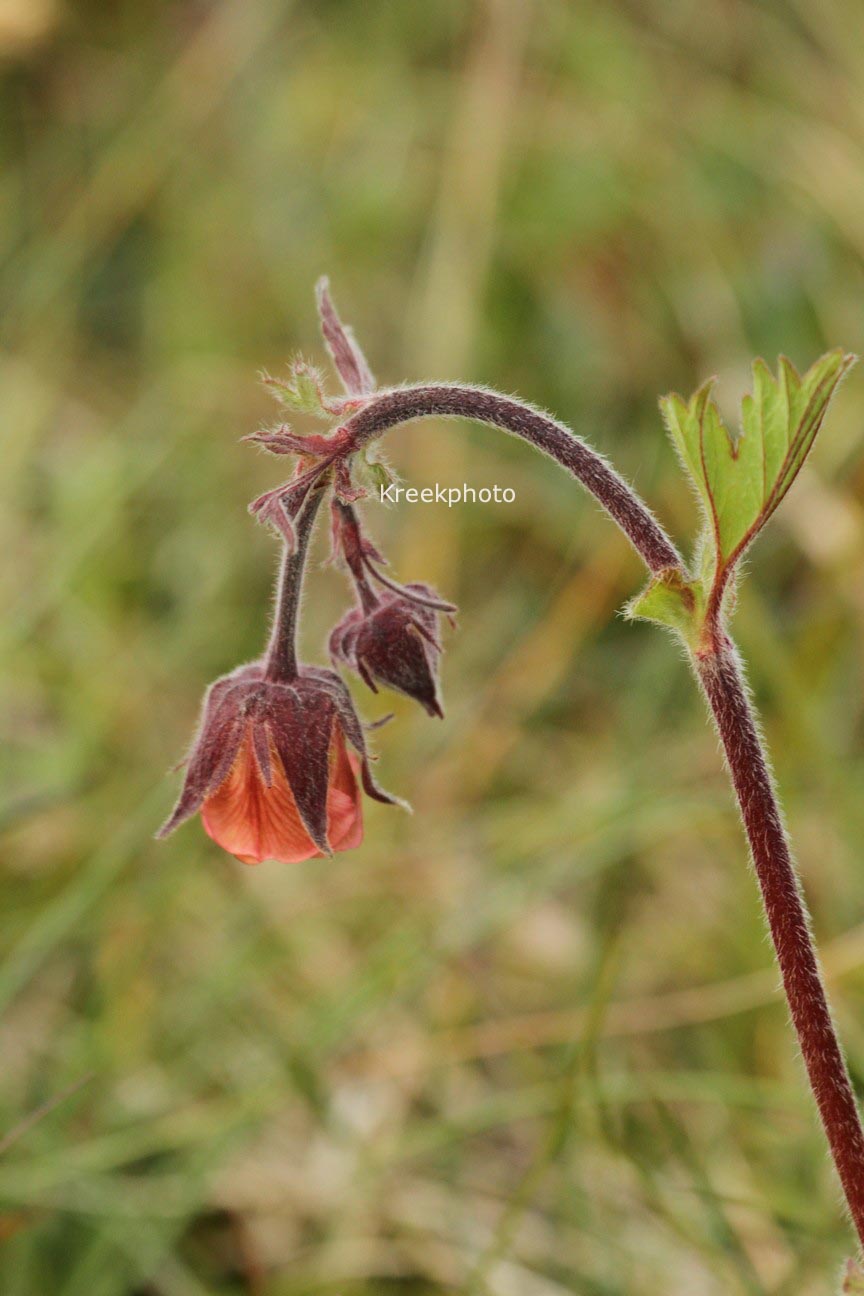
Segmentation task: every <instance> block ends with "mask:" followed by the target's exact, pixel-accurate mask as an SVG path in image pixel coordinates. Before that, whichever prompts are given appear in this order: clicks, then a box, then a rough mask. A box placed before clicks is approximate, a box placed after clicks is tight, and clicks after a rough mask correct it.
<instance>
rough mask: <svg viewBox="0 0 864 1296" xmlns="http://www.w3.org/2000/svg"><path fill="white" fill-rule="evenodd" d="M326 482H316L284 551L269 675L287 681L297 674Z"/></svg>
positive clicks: (268, 656) (280, 569)
mask: <svg viewBox="0 0 864 1296" xmlns="http://www.w3.org/2000/svg"><path fill="white" fill-rule="evenodd" d="M323 487H324V483H323V482H316V483H315V485H314V486H313V487H312V490H311V492H310V494H309V496H308V497H307V499H306V501H305V502H304V504H303V506H302V507H301V509H300V513H299V515H298V516H297V518H296V520H295V530H296V542H295V547H294V549H293V550H291V551H289V549H288V545H287V544H286V545H285V547H284V549H283V551H282V564H281V566H280V568H279V578H278V581H277V586H276V610H275V612H274V614H273V629H272V631H271V633H270V643H269V644H268V646H267V657H266V661H267V666H266V670H265V678H266V679H269V680H280V681H282V682H283V683H287V682H289V681H291V680H293V679H296V678H297V669H298V665H297V613H298V609H299V607H300V594H301V592H302V589H303V571H304V568H305V566H306V555H307V553H308V550H309V541H310V540H311V538H312V531H313V529H314V526H315V517H316V515H317V513H318V508H319V506H320V504H321V501H322V499H323V498H324V494H325V492H324V488H323Z"/></svg>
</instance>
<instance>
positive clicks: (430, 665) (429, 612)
mask: <svg viewBox="0 0 864 1296" xmlns="http://www.w3.org/2000/svg"><path fill="white" fill-rule="evenodd" d="M403 588H404V590H405V593H404V594H400V593H398V592H397V591H395V590H389V589H387V590H384V591H383V592H382V593H381V595H380V598H379V600H378V601H377V603H376V605H375V606H374V607H371V608H370V609H369V610H368V611H364V610H363V609H361V608H352V609H351V611H350V612H348V613H346V615H345V616H344V617H343V618H342V620H341V621H340V622H339V624H338V625H337V626H336V627H335V629H334V630H333V632H332V634H331V635H330V645H329V647H330V656H331V658H332V659H333V662H334V663H338V662H344V663H345V664H346V665H347V666H350V667H351V668H352V670H355V671H356V672H357V674H358V675H359V676H360V678H361V679H362V680H363V681H364V682H365V683H366V684H367V685H368V686H369V688H370V689H372V691H373V693H377V692H378V687H377V684H376V682H375V681H376V680H378V681H380V683H382V684H384V685H386V687H387V688H391V689H395V690H396V692H397V693H404V694H405V695H406V696H407V697H410V698H414V700H415V701H416V702H419V703H420V705H421V706H422V707H424V708H425V709H426V711H428V713H429V715H433V716H443V715H444V712H443V710H442V708H441V701H440V698H439V695H438V658H439V657H440V655H441V646H440V644H439V643H438V640H437V639H436V637H435V631H436V628H437V617H436V613H435V611H434V609H433V608H432V607H429V606H427V605H426V604H425V603H423V602H417V601H415V598H412V597H411V595H412V594H413V595H415V597H416V598H417V599H421V600H422V599H428V600H431V601H432V602H435V600H436V599H437V595H436V594H435V591H434V590H432V589H430V588H429V586H428V585H421V584H412V585H406V586H404V587H403Z"/></svg>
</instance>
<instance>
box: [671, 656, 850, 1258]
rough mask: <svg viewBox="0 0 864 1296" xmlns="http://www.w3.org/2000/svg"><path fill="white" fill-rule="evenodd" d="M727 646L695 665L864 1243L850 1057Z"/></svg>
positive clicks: (821, 1111) (811, 1074)
mask: <svg viewBox="0 0 864 1296" xmlns="http://www.w3.org/2000/svg"><path fill="white" fill-rule="evenodd" d="M719 638H720V641H721V642H720V644H719V647H718V649H717V650H716V651H715V652H711V653H709V654H707V655H705V656H703V657H701V658H698V659H697V660H696V671H697V675H698V678H699V681H700V683H701V685H702V688H703V689H704V691H705V696H706V697H707V699H708V704H709V706H710V708H711V711H712V713H713V715H714V719H715V721H716V723H717V729H718V731H719V733H720V738H721V741H722V743H723V749H724V751H725V753H726V760H727V762H728V765H729V772H730V774H731V777H732V783H733V786H734V788H735V794H736V796H737V799H738V805H739V807H740V810H741V817H742V819H743V821H744V827H745V829H746V832H747V837H748V840H749V842H750V849H751V852H752V856H753V863H754V866H755V869H756V876H757V878H758V880H759V887H760V890H761V892H762V900H763V903H764V905H765V913H766V916H767V919H768V925H769V928H770V930H771V939H772V940H773V942H774V949H775V951H776V953H777V961H778V963H779V965H780V971H781V974H782V977H783V988H784V989H785V991H786V998H787V1000H788V1003H789V1011H790V1013H791V1016H792V1022H793V1024H794V1026H795V1030H796V1032H797V1034H798V1041H799V1044H800V1046H801V1055H802V1057H803V1059H804V1065H805V1066H806V1068H807V1074H808V1076H809V1078H810V1085H811V1087H812V1090H813V1094H814V1097H815V1098H816V1103H817V1106H818V1108H819V1114H820V1116H821V1118H822V1124H823V1126H824V1128H825V1134H826V1136H827V1138H828V1143H829V1146H830V1148H831V1155H832V1157H833V1159H834V1164H835V1166H836V1168H837V1173H838V1175H839V1177H840V1182H841V1184H842V1185H843V1191H844V1193H845V1195H846V1201H847V1203H848V1206H849V1212H850V1214H851V1216H852V1220H853V1223H854V1225H855V1229H856V1231H857V1233H858V1237H859V1239H860V1241H861V1243H862V1246H864V1132H862V1128H861V1118H860V1115H859V1113H858V1107H857V1104H856V1102H855V1097H854V1094H853V1092H852V1085H851V1082H850V1080H849V1073H848V1071H847V1069H846V1064H845V1061H844V1059H843V1054H842V1051H841V1049H840V1044H839V1041H838V1039H837V1033H836V1031H835V1029H834V1023H833V1021H832V1020H831V1012H830V1009H829V1007H828V1000H827V997H826V994H825V987H824V984H823V982H822V976H821V973H820V969H819V962H818V959H817V956H816V950H815V947H814V943H813V937H812V935H811V932H810V920H809V915H808V913H807V907H806V904H805V901H804V897H803V895H802V892H801V887H800V884H799V882H798V877H797V874H796V872H795V866H794V864H793V862H792V853H791V850H790V847H789V839H788V837H787V835H786V831H785V829H784V826H783V819H782V815H781V812H780V807H779V805H778V802H777V795H776V792H775V790H774V783H773V780H772V777H771V772H770V770H769V768H768V762H767V759H766V757H765V753H764V750H763V748H762V743H761V741H760V738H759V731H758V728H757V725H756V721H755V718H754V713H753V710H752V706H751V703H750V701H749V698H748V696H747V688H746V685H745V683H744V679H743V675H742V671H741V667H740V664H739V661H738V657H737V654H736V652H735V649H734V646H733V645H732V643H731V641H730V640H729V639H728V637H726V636H724V635H723V634H722V633H721V634H720V636H719Z"/></svg>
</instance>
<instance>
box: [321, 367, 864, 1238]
mask: <svg viewBox="0 0 864 1296" xmlns="http://www.w3.org/2000/svg"><path fill="white" fill-rule="evenodd" d="M427 415H437V416H439V417H440V416H444V417H455V418H466V419H473V420H476V421H478V422H481V423H489V424H492V425H493V426H495V427H499V428H502V429H503V430H504V431H506V432H512V433H514V434H515V435H516V436H521V437H523V438H524V439H525V440H526V441H529V442H530V443H531V444H532V445H534V446H536V447H537V449H539V450H542V451H543V452H544V453H545V454H547V455H549V456H550V457H551V458H553V459H555V460H556V461H557V462H558V463H560V464H561V465H562V466H563V467H565V468H567V469H568V470H569V471H570V472H571V473H572V474H573V476H574V477H576V478H577V479H578V480H579V481H580V482H581V483H582V485H583V486H585V487H586V488H587V490H589V491H590V492H591V494H592V495H594V497H595V498H596V499H597V501H598V502H599V503H600V504H601V505H602V506H603V508H605V509H606V511H607V512H608V513H609V514H610V515H611V517H612V518H613V519H614V520H615V521H616V522H617V523H618V525H619V526H620V527H621V529H622V531H624V533H625V534H626V535H627V536H628V538H629V539H630V541H631V543H632V544H633V546H634V548H635V549H636V551H637V552H638V553H639V554H640V555H641V557H642V558H643V560H644V561H645V563H646V565H647V566H648V568H649V570H650V571H652V572H655V573H656V572H661V571H664V570H668V569H669V568H676V569H678V571H680V572H681V573H682V574H684V575H686V572H685V569H684V564H683V562H682V560H681V557H680V555H679V554H678V551H677V549H676V548H675V546H674V545H673V543H672V541H671V540H670V539H669V537H668V536H667V535H666V533H665V532H664V531H663V528H662V527H661V526H660V525H659V523H658V522H657V521H656V519H655V518H654V517H653V515H652V514H651V512H650V511H649V509H648V508H647V507H646V506H645V504H643V502H642V500H641V499H640V498H639V496H638V495H636V493H635V492H634V491H633V490H632V489H631V488H630V487H629V486H628V485H627V484H626V483H625V482H624V481H623V480H622V478H621V477H619V476H618V474H617V473H616V472H615V471H614V469H613V468H611V467H610V465H609V464H608V463H607V462H606V461H605V459H603V458H602V457H601V456H600V455H598V454H597V453H596V452H595V451H593V450H592V449H591V448H590V447H589V446H587V445H585V443H584V442H583V441H581V440H579V438H578V437H576V436H575V435H574V434H573V433H572V432H571V431H570V430H569V429H568V428H567V427H565V426H564V425H563V424H561V423H558V422H557V421H556V420H555V419H552V418H550V417H549V416H548V415H546V414H542V413H540V411H538V410H535V409H533V408H531V407H530V406H525V405H522V404H520V403H519V402H518V401H514V400H511V399H509V398H508V397H506V396H500V395H498V394H497V393H496V392H490V391H487V390H485V389H484V388H476V387H464V386H456V385H449V384H447V385H445V384H430V385H424V386H419V387H403V388H396V389H393V390H390V391H384V392H380V393H376V394H374V395H372V396H370V397H369V399H368V401H367V403H366V404H365V405H364V407H363V409H361V410H360V411H358V413H356V414H354V415H352V416H351V417H350V418H349V419H347V420H346V422H345V423H344V424H343V425H342V427H341V428H340V429H339V430H338V432H337V434H336V437H335V438H334V441H336V442H338V451H337V453H340V454H352V453H354V452H355V451H356V450H359V449H362V447H363V446H365V445H367V444H368V443H369V442H370V441H372V440H374V439H375V438H377V437H379V436H381V435H382V434H383V433H384V432H386V431H388V430H389V429H390V428H392V427H395V426H396V425H398V424H400V423H405V422H409V421H411V420H413V419H418V418H423V417H425V416H427ZM719 597H720V596H719V594H718V596H717V600H716V603H715V605H712V607H711V609H710V617H709V618H707V619H706V621H707V624H706V627H705V630H706V633H705V634H704V635H703V637H702V640H701V644H702V647H701V648H700V652H699V653H698V654H696V656H695V665H696V673H697V676H698V679H699V681H700V684H701V686H702V688H703V690H704V693H705V696H706V698H707V700H708V703H709V706H710V708H711V711H712V714H713V716H714V719H715V721H716V724H717V728H718V730H719V733H720V737H721V740H722V743H723V748H724V751H725V753H726V759H727V762H728V766H729V771H730V774H731V777H732V783H733V786H734V789H735V793H736V796H737V798H738V804H739V807H740V810H741V816H742V819H743V822H744V827H745V830H746V833H747V837H748V840H749V843H750V848H751V852H752V856H753V862H754V866H755V869H756V875H757V878H758V881H759V886H760V889H761V892H762V899H763V902H764V906H765V913H766V916H767V919H768V925H769V928H770V930H771V936H772V939H773V942H774V948H775V950H776V953H777V960H778V963H779V965H780V970H781V973H782V977H783V986H784V989H785V991H786V997H787V1000H788V1002H789V1009H790V1013H791V1016H792V1021H793V1024H794V1026H795V1030H796V1032H797V1034H798V1040H799V1043H800V1046H801V1053H802V1056H803V1058H804V1063H805V1066H806V1068H807V1074H808V1076H809V1079H810V1084H811V1086H812V1089H813V1093H814V1096H815V1098H816V1103H817V1106H818V1109H819V1114H820V1116H821V1118H822V1123H823V1126H824V1128H825V1133H826V1135H827V1138H828V1144H829V1147H830V1149H831V1155H832V1157H833V1159H834V1164H835V1166H836V1168H837V1173H838V1175H839V1177H840V1182H841V1184H842V1186H843V1191H844V1193H845V1196H846V1201H847V1203H848V1207H849V1212H850V1215H851V1217H852V1220H853V1222H854V1225H855V1228H856V1231H857V1233H858V1237H859V1240H860V1242H861V1244H862V1247H864V1132H862V1127H861V1119H860V1116H859V1113H858V1108H857V1104H856V1101H855V1097H854V1094H853V1091H852V1085H851V1082H850V1079H849V1073H848V1071H847V1069H846V1063H845V1061H844V1058H843V1053H842V1051H841V1048H840V1044H839V1041H838V1039H837V1034H836V1032H835V1029H834V1024H833V1022H832V1019H831V1013H830V1009H829V1007H828V1000H827V997H826V994H825V987H824V985H823V983H822V977H821V974H820V971H819V963H818V959H817V956H816V950H815V946H814V943H813V938H812V935H811V933H810V924H809V918H808V914H807V908H806V905H805V902H804V897H803V895H802V893H801V889H800V886H799V884H798V878H797V875H796V872H795V867H794V865H793V862H792V854H791V850H790V847H789V841H788V838H787V836H786V832H785V829H784V827H783V820H782V816H781V813H780V808H779V805H778V801H777V796H776V793H775V790H774V783H773V780H772V777H771V773H770V770H769V767H768V762H767V760H766V757H765V753H764V751H763V748H762V743H761V740H760V738H759V732H758V729H757V725H756V721H755V718H754V713H753V711H752V709H751V705H750V701H749V698H748V695H747V690H746V686H745V684H744V679H743V675H742V672H741V668H740V665H739V662H738V658H737V655H736V652H735V648H734V645H733V644H732V641H731V640H730V639H729V637H728V635H727V634H726V632H725V630H724V629H723V626H722V621H721V614H720V608H719V606H718V605H716V604H719Z"/></svg>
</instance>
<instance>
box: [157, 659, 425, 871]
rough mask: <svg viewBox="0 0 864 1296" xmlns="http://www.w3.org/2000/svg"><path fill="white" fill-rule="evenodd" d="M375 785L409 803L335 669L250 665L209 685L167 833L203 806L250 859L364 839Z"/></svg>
mask: <svg viewBox="0 0 864 1296" xmlns="http://www.w3.org/2000/svg"><path fill="white" fill-rule="evenodd" d="M358 774H359V776H360V780H361V782H362V785H363V788H364V789H365V791H366V793H367V794H368V795H369V796H371V797H374V799H375V800H377V801H383V802H386V803H388V804H391V805H394V804H399V802H398V801H397V799H396V798H395V797H391V796H390V795H389V794H388V793H386V792H384V791H382V790H381V788H379V787H378V786H377V784H376V783H375V780H374V779H373V777H372V774H371V771H370V769H369V756H368V752H367V750H366V744H365V740H364V736H363V727H362V725H361V723H360V720H359V719H358V717H357V713H356V711H355V710H354V706H353V704H352V702H351V699H350V696H349V694H348V691H347V689H346V688H345V685H344V684H343V683H342V681H341V680H340V678H339V676H338V675H336V674H334V672H333V671H329V670H325V669H323V668H317V667H311V666H301V667H300V668H299V671H298V673H297V675H296V676H295V677H294V678H293V679H291V680H290V681H288V682H280V681H276V680H271V679H267V678H266V677H265V664H264V663H263V662H257V663H253V664H252V665H250V666H241V667H239V669H237V670H235V671H233V672H232V673H231V674H230V675H226V676H224V677H223V678H222V679H219V680H217V681H216V682H215V683H214V684H212V685H211V686H210V688H209V690H208V691H207V694H206V696H205V699H204V705H203V709H202V716H201V723H200V727H199V730H198V734H197V737H196V738H195V741H194V743H193V745H192V749H191V752H190V754H189V757H188V762H187V769H186V777H185V781H184V784H183V789H182V791H181V793H180V798H179V800H178V802H177V805H176V807H175V809H174V812H173V813H172V815H171V816H170V818H169V819H168V820H167V821H166V823H165V824H164V825H163V826H162V828H161V829H160V830H159V833H158V836H160V837H166V836H167V835H168V834H169V833H171V832H173V831H174V829H175V828H177V827H178V826H179V825H180V824H181V823H183V822H184V820H186V819H189V818H190V817H191V816H192V815H194V814H196V813H197V812H198V811H199V810H200V812H201V820H202V822H203V824H204V828H205V829H206V831H207V833H208V834H209V835H210V836H211V837H212V838H213V840H214V841H215V842H217V843H218V845H220V846H222V847H223V848H224V849H225V850H226V851H229V852H230V853H231V854H232V855H235V856H236V857H237V858H238V859H240V860H242V861H243V863H245V864H259V863H261V862H262V861H263V860H276V861H279V862H281V863H284V864H294V863H299V862H300V861H301V860H307V859H315V858H320V857H322V856H324V855H331V854H332V853H333V852H334V851H339V850H350V849H351V848H352V847H353V846H358V845H359V844H360V842H361V841H362V839H363V813H362V807H361V798H360V789H359V787H358V782H357V778H358Z"/></svg>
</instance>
